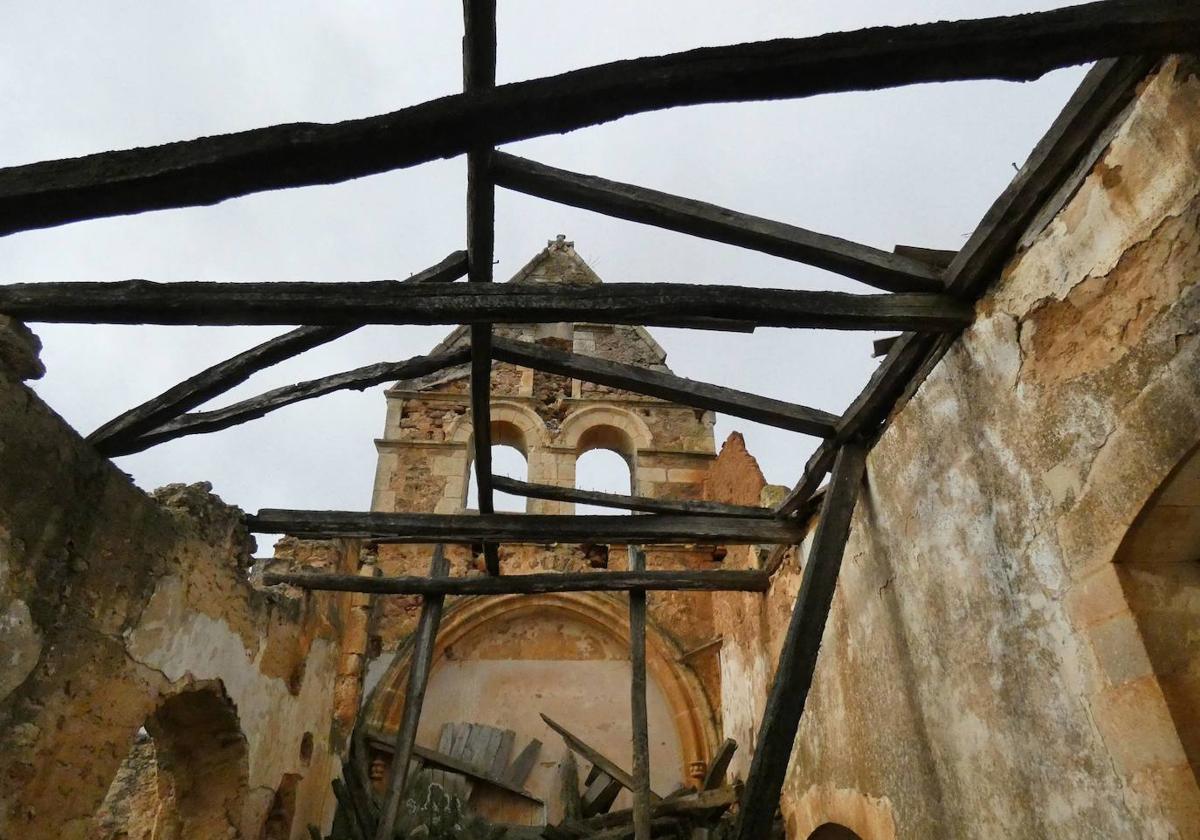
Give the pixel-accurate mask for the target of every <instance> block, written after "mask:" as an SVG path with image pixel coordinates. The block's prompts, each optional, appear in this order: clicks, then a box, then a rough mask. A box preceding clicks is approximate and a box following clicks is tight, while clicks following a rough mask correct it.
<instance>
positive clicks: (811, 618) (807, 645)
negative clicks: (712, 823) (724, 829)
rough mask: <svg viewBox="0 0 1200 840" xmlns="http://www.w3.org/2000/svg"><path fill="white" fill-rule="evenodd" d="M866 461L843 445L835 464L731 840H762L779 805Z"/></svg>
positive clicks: (860, 451)
mask: <svg viewBox="0 0 1200 840" xmlns="http://www.w3.org/2000/svg"><path fill="white" fill-rule="evenodd" d="M866 458H867V448H866V446H864V445H863V444H861V443H847V444H844V445H843V446H842V448H841V449H840V450H839V451H838V454H837V460H836V461H835V462H834V465H833V477H832V478H831V479H830V482H829V489H828V491H827V492H826V494H825V502H824V505H823V507H822V510H821V521H820V522H819V523H818V524H817V531H816V533H815V534H814V535H813V542H812V548H811V549H810V550H809V552H808V562H807V563H806V564H805V566H804V577H803V578H802V579H801V582H800V594H799V595H797V596H796V606H795V608H794V609H793V610H792V620H791V623H790V624H789V625H788V631H787V636H786V637H785V639H784V643H783V649H782V650H781V651H780V653H779V667H778V668H777V669H776V670H775V682H774V683H773V684H772V685H771V693H770V695H768V697H767V706H766V709H765V711H764V712H763V720H762V725H761V726H760V727H759V730H758V738H757V740H756V742H755V745H754V758H753V760H752V761H751V763H750V775H749V777H748V778H747V780H746V789H745V793H744V794H743V796H742V809H741V817H740V820H739V823H738V829H737V834H736V840H762V838H763V837H766V836H768V832H769V830H770V827H771V820H772V818H773V817H774V815H775V809H776V808H777V807H778V805H779V792H780V790H781V789H782V788H783V781H784V777H785V776H786V775H787V768H788V762H789V760H790V759H791V756H792V747H793V745H794V744H795V741H796V732H797V731H798V730H799V728H800V716H801V715H802V714H803V713H804V704H805V701H806V700H807V699H808V690H809V688H810V687H811V686H812V678H813V672H814V670H815V669H816V665H817V654H818V653H819V652H820V648H821V636H822V635H823V634H824V632H825V621H826V619H827V618H828V617H829V608H830V606H831V605H832V603H833V593H834V589H835V588H836V587H837V578H838V571H839V570H840V569H841V566H842V554H843V553H844V552H845V549H846V540H847V538H848V537H849V535H850V519H851V516H852V515H853V513H854V504H855V502H856V501H857V499H858V489H859V485H860V484H861V483H862V479H863V469H864V467H865V465H866Z"/></svg>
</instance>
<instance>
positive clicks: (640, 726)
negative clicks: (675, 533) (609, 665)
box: [629, 545, 651, 840]
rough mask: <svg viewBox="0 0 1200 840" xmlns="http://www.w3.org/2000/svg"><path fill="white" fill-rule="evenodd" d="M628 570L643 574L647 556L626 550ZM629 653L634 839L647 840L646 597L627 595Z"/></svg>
mask: <svg viewBox="0 0 1200 840" xmlns="http://www.w3.org/2000/svg"><path fill="white" fill-rule="evenodd" d="M629 570H630V571H631V572H643V571H645V570H646V553H645V552H644V551H642V549H641V548H639V547H638V546H636V545H631V546H629ZM629 653H630V657H629V658H630V662H631V664H632V671H633V678H632V679H631V680H630V707H631V710H632V717H633V768H632V770H633V836H634V840H650V817H651V814H650V733H649V731H648V724H647V720H646V593H645V592H632V591H631V592H630V593H629Z"/></svg>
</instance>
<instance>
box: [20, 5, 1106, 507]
mask: <svg viewBox="0 0 1200 840" xmlns="http://www.w3.org/2000/svg"><path fill="white" fill-rule="evenodd" d="M499 5H500V17H499V22H498V29H499V67H498V81H499V82H501V83H503V82H508V81H516V80H520V79H526V78H532V77H536V76H544V75H548V74H553V73H558V72H562V71H565V70H569V69H573V68H577V67H583V66H587V65H590V64H595V63H598V62H604V61H611V60H615V59H620V58H630V57H636V56H648V55H656V54H660V53H665V52H674V51H678V50H683V49H688V48H691V47H697V46H709V45H720V44H730V43H736V42H740V41H754V40H764V39H768V38H773V37H783V36H805V35H814V34H819V33H822V32H827V31H833V30H845V29H856V28H860V27H864V26H871V25H878V24H904V23H912V22H920V21H930V20H938V19H954V18H964V17H983V16H987V15H993V14H1011V13H1016V12H1021V11H1034V10H1039V9H1047V8H1052V7H1054V6H1060V5H1071V4H1069V3H1065V2H1046V0H958V2H949V1H948V0H944V1H943V2H928V0H925V1H923V2H915V0H838V2H800V0H791V2H749V1H748V0H747V1H746V2H740V3H697V2H694V0H693V2H663V0H659V1H658V2H646V0H642V2H633V1H632V0H605V2H601V3H595V2H592V3H582V2H563V1H562V0H559V2H549V0H543V1H542V2H534V1H533V0H519V1H518V0H501V2H500V4H499ZM461 35H462V23H461V8H460V4H459V3H457V2H452V1H451V0H440V2H425V3H412V2H409V3H403V2H347V0H341V2H337V3H329V2H326V3H312V2H299V0H287V2H281V1H274V2H264V1H263V0H260V2H252V3H246V2H244V0H243V1H242V2H227V0H221V1H220V2H218V1H217V0H208V2H205V3H182V2H158V3H143V2H117V0H109V2H101V3H97V2H94V0H92V1H91V2H66V0H46V2H42V3H36V4H34V3H23V4H9V5H8V8H7V9H6V13H5V15H4V27H3V34H0V43H3V46H4V50H3V54H2V57H0V102H3V105H4V123H3V124H4V129H3V131H2V132H0V166H9V165H15V164H23V163H29V162H32V161H36V160H44V159H52V158H60V157H69V156H74V155H82V154H86V153H89V152H97V151H104V150H108V149H121V148H128V147H133V146H145V145H152V144H156V143H162V142H167V141H172V140H182V139H188V138H192V137H197V136H201V135H206V134H218V133H223V132H229V131H237V130H241V129H247V128H255V127H259V126H265V125H271V124H274V123H282V122H293V121H321V122H332V121H337V120H343V119H348V118H353V117H362V116H368V115H372V114H377V113H383V112H387V111H393V110H396V109H398V108H401V107H404V106H407V105H412V104H415V103H418V102H420V101H423V100H425V99H429V98H432V97H436V96H440V95H444V94H448V93H453V92H457V91H458V90H459V89H460V87H461V59H460V56H459V44H460V38H461ZM1084 70H1085V68H1072V69H1068V70H1063V71H1059V72H1056V73H1053V74H1051V75H1049V76H1046V77H1045V78H1043V79H1042V80H1040V81H1038V82H1034V83H1030V84H1012V83H1002V82H970V83H957V84H949V85H924V86H919V87H909V88H903V89H900V90H893V91H886V92H881V93H870V94H838V95H836V96H826V97H818V98H814V99H807V100H800V101H796V102H770V103H751V104H739V105H710V106H702V107H695V108H688V109H676V110H671V111H663V112H659V113H654V114H647V115H640V116H636V117H631V118H627V119H625V120H622V121H620V122H617V123H610V124H608V125H604V126H600V127H596V128H589V129H585V130H582V131H577V132H574V133H571V134H567V135H562V136H552V137H546V138H541V139H537V140H531V141H526V142H522V143H516V144H512V145H510V146H507V147H505V148H506V149H508V150H511V151H513V152H515V153H517V154H520V155H523V156H526V157H531V158H534V159H536V160H540V161H544V162H546V163H549V164H553V165H556V166H561V167H565V168H569V169H573V170H577V171H582V172H587V173H592V174H597V175H603V176H606V177H610V178H614V179H617V180H622V181H629V182H633V183H637V184H643V185H646V186H649V187H654V188H657V189H661V190H665V191H668V192H672V193H676V194H680V195H685V196H689V197H694V198H698V199H703V200H707V201H711V202H714V203H717V204H721V205H724V206H727V207H732V208H735V209H739V210H743V211H747V212H751V213H755V214H758V215H762V216H766V217H769V218H774V219H780V220H783V221H787V222H791V223H793V224H797V225H801V226H803V227H808V228H811V229H814V230H818V231H822V232H825V233H830V234H835V235H838V236H842V237H846V238H848V239H852V240H856V241H860V242H864V243H867V244H870V245H873V246H876V247H879V248H884V249H889V250H890V249H891V247H892V246H893V245H895V244H897V243H901V244H908V245H920V246H926V247H932V248H946V249H956V248H958V247H959V246H961V245H962V243H963V242H964V241H965V239H966V237H967V236H968V234H969V233H970V232H971V231H972V230H973V229H974V227H975V225H976V224H977V222H978V221H979V219H980V217H981V216H982V214H983V212H984V211H985V210H986V208H987V207H988V205H989V204H990V203H991V201H992V200H993V199H994V198H995V197H996V196H997V195H998V194H999V193H1000V191H1001V190H1002V189H1003V188H1004V186H1005V185H1006V184H1007V183H1008V181H1009V180H1010V179H1011V178H1012V176H1013V173H1014V165H1019V164H1020V163H1021V162H1023V161H1024V159H1025V157H1026V156H1027V155H1028V153H1029V151H1030V150H1031V148H1032V147H1033V144H1034V143H1035V142H1036V141H1037V140H1038V138H1039V137H1040V136H1041V135H1042V133H1043V132H1044V130H1045V129H1046V128H1047V127H1048V126H1049V124H1050V122H1051V121H1052V120H1053V118H1054V116H1055V115H1056V114H1057V113H1058V111H1059V110H1060V109H1061V107H1062V105H1063V104H1064V103H1065V102H1066V100H1067V97H1068V96H1069V95H1070V93H1071V91H1072V90H1073V89H1074V87H1075V86H1076V85H1077V84H1078V82H1079V80H1080V79H1081V78H1082V75H1083V72H1084ZM464 180H465V164H464V161H463V160H462V159H456V160H450V161H440V162H437V163H431V164H426V165H424V166H421V167H418V168H415V169H408V170H403V171H399V172H394V173H390V174H386V175H379V176H374V177H371V178H365V179H361V180H358V181H352V182H349V183H345V184H341V185H337V186H331V187H309V188H305V189H300V190H289V191H283V192H275V193H267V194H259V195H255V196H250V197H247V198H241V199H236V200H233V201H228V202H225V203H224V204H220V205H217V206H215V207H205V208H196V209H187V210H177V211H165V212H159V213H152V214H143V215H140V216H128V217H123V218H117V219H106V220H100V221H92V222H83V223H79V224H75V225H70V226H67V227H60V228H55V229H51V230H46V231H35V232H31V233H23V234H18V235H13V236H9V237H6V238H0V281H3V282H29V281H49V280H124V279H128V278H135V277H136V278H145V279H149V280H158V281H175V280H220V281H249V280H314V281H347V280H377V279H384V278H402V277H405V276H408V275H409V274H411V273H413V272H415V271H418V270H420V269H423V268H425V267H427V266H429V265H431V264H432V263H435V262H437V261H439V260H440V259H442V258H443V257H444V256H445V255H446V254H447V253H449V252H450V251H453V250H456V249H458V248H461V247H463V245H464V226H465V220H464ZM496 233H497V235H496V258H497V259H498V261H499V264H498V265H497V266H496V277H497V279H498V280H502V279H507V278H508V277H509V276H511V275H512V274H513V273H514V272H515V271H516V270H517V269H518V268H520V266H521V265H523V264H524V263H525V262H526V261H527V260H528V259H529V257H531V256H532V255H533V254H535V253H536V252H537V251H538V250H540V249H541V248H542V247H544V245H545V244H546V240H548V239H551V238H553V237H554V235H555V234H558V233H564V234H566V235H567V237H568V238H569V239H571V240H573V241H574V242H575V243H576V248H577V250H578V251H579V253H580V254H581V255H582V256H583V257H584V258H585V259H586V260H587V261H588V262H589V263H590V264H591V266H592V267H593V268H594V269H595V270H596V271H597V272H598V273H599V275H600V276H601V277H602V278H603V279H604V280H605V282H608V283H618V282H629V281H643V282H644V281H670V282H684V283H730V284H743V285H748V286H764V287H776V288H787V289H831V290H845V291H855V292H868V291H871V290H870V289H868V288H867V287H864V286H861V285H859V284H857V283H854V282H852V281H848V280H844V279H842V278H840V277H837V276H836V275H833V274H829V273H827V272H824V271H821V270H818V269H813V268H808V267H805V266H802V265H799V264H797V263H793V262H790V261H787V260H783V259H778V258H775V257H769V256H764V255H760V254H755V253H752V252H749V251H745V250H742V249H739V248H734V247H731V246H725V245H719V244H713V243H708V242H704V241H702V240H699V239H694V238H691V237H687V236H683V235H681V234H675V233H671V232H667V231H660V230H656V229H654V228H649V227H644V226H641V225H637V224H634V223H630V222H624V221H620V220H615V219H609V218H606V217H603V216H600V215H596V214H592V213H588V212H585V211H581V210H576V209H573V208H567V207H561V206H558V205H554V204H550V203H548V202H543V201H540V200H537V199H533V198H528V197H525V196H522V195H519V194H516V193H510V192H506V191H504V190H500V191H499V192H498V196H497V231H496ZM32 326H33V328H34V330H35V332H37V333H38V334H39V335H40V336H41V338H42V341H43V342H44V344H45V349H44V351H43V359H44V361H45V362H46V365H47V367H48V368H49V372H48V374H47V375H46V377H45V378H44V379H43V380H41V381H40V382H38V383H36V384H35V385H34V387H35V388H36V390H37V391H38V393H39V394H40V395H41V396H42V397H43V398H44V399H45V400H46V401H47V402H49V404H50V405H51V406H53V407H54V408H55V409H56V410H57V411H58V412H59V413H61V414H62V415H63V416H64V417H65V418H66V419H67V420H68V421H69V422H70V423H71V424H72V425H73V426H75V428H77V429H79V430H80V431H81V432H83V433H85V434H86V433H88V432H90V431H92V430H93V429H94V428H95V427H96V426H98V425H99V424H101V423H103V422H104V421H106V420H108V419H110V418H111V417H113V416H115V415H116V414H118V413H120V412H121V411H123V410H125V409H127V408H129V407H131V406H133V405H135V404H137V403H139V402H141V401H143V400H145V399H147V398H149V397H152V396H154V395H155V394H157V393H159V392H160V391H162V390H163V389H164V388H166V387H169V386H170V385H172V384H174V383H176V382H177V381H179V380H181V379H183V378H186V377H187V376H189V375H191V374H193V373H195V372H197V371H198V370H200V369H202V368H203V367H205V366H207V365H210V364H213V363H215V362H217V361H219V360H221V359H222V358H225V357H227V356H229V355H232V354H233V353H236V352H238V351H240V350H243V349H245V348H247V347H249V346H251V345H253V344H255V343H257V342H259V341H262V340H264V339H266V338H268V337H270V336H272V335H276V334H278V333H280V332H283V331H284V328H279V327H207V328H185V327H121V326H95V327H91V326H69V325H49V324H34V325H32ZM449 329H450V328H449V327H407V326H406V327H369V328H366V329H363V330H360V331H359V332H357V333H355V334H354V335H352V336H349V337H347V338H344V339H341V340H340V341H338V342H335V343H333V344H331V345H327V346H326V347H323V348H320V349H318V350H315V351H311V352H309V353H307V354H305V355H304V356H302V357H299V358H296V359H293V360H291V361H289V362H287V363H285V364H281V365H279V366H277V367H275V368H272V369H270V370H268V371H266V372H263V373H261V374H258V375H257V376H255V377H254V378H252V379H251V380H250V382H248V383H246V384H244V385H243V386H241V387H240V388H238V389H236V390H235V391H234V392H232V393H231V394H229V395H228V396H227V397H223V398H221V399H220V400H218V402H217V403H213V404H212V405H211V406H210V407H215V406H216V405H218V404H220V403H221V402H228V401H231V400H233V399H238V398H243V397H246V396H249V395H251V394H254V393H257V392H259V391H262V390H264V389H266V388H270V387H275V386H277V385H281V384H286V383H289V382H293V381H296V380H299V379H305V378H310V377H315V376H321V375H324V374H327V373H332V372H335V371H340V370H344V369H347V368H351V367H355V366H358V365H362V364H367V363H371V362H376V361H382V360H396V359H402V358H406V357H409V356H412V355H416V354H419V353H424V352H426V351H428V350H429V349H430V348H431V347H432V346H433V345H434V344H435V343H436V342H437V341H438V340H439V339H440V338H441V337H442V336H443V335H444V334H445V333H446V332H448V331H449ZM654 333H655V337H656V338H657V339H658V341H659V342H660V343H661V344H662V345H663V347H665V348H666V350H667V352H668V364H670V365H671V366H672V368H673V369H674V370H675V371H676V372H677V373H679V374H681V375H684V376H689V377H692V378H695V379H703V380H707V381H711V382H716V383H720V384H724V385H731V386H735V387H738V388H741V389H744V390H748V391H754V392H758V393H761V394H766V395H769V396H772V397H777V398H780V399H786V400H792V401H796V402H800V403H805V404H808V405H813V406H817V407H819V408H823V409H826V410H829V411H834V412H840V411H842V410H843V409H844V408H845V407H846V405H847V404H848V403H849V401H850V400H851V399H852V398H853V397H854V396H855V395H856V394H857V393H858V391H859V390H860V389H861V387H862V386H863V384H864V383H865V382H866V380H867V378H868V377H869V375H870V372H871V370H872V369H873V367H874V366H875V364H876V360H873V359H872V358H871V355H870V349H871V347H870V341H871V338H872V337H875V336H873V335H871V334H865V333H857V334H855V333H840V332H830V331H788V330H759V331H758V332H756V333H755V334H753V335H727V334H723V333H704V332H698V331H686V330H667V329H656V330H655V331H654ZM382 390H383V389H382V388H372V389H369V390H368V391H366V392H365V393H358V392H348V393H342V394H338V395H333V396H328V397H324V398H322V399H320V400H317V401H311V402H305V403H301V404H299V405H297V406H293V407H290V408H287V409H284V410H282V411H279V412H276V413H275V414H272V415H270V416H269V417H267V418H264V419H262V420H258V421H255V422H253V423H250V424H248V425H245V426H243V427H241V428H237V429H233V430H229V431H225V432H220V433H216V434H211V435H201V436H195V437H191V438H186V439H183V440H180V441H176V442H173V443H169V444H166V445H163V446H160V447H157V448H155V449H152V450H150V451H149V452H146V453H143V454H140V455H136V456H131V457H126V458H121V459H118V462H117V463H118V464H119V465H120V466H121V468H122V469H124V470H126V471H127V472H129V473H130V474H132V475H133V476H134V478H135V479H136V480H137V482H138V483H139V484H140V485H141V486H142V487H145V488H147V489H150V488H153V487H156V486H159V485H161V484H165V483H168V482H174V481H186V482H192V481H200V480H208V481H211V482H212V483H213V486H214V489H215V490H216V492H217V493H219V494H220V495H221V496H222V497H224V498H225V499H226V500H227V501H230V502H233V503H235V504H238V505H240V506H242V507H243V508H246V509H248V510H252V511H253V510H256V509H257V508H259V507H312V508H343V509H364V508H366V506H367V505H368V504H369V503H370V493H371V484H372V477H373V471H374V464H375V450H374V446H373V444H372V440H373V438H374V437H376V436H377V435H378V434H379V433H380V432H381V428H382V424H383V418H384V400H383V396H382ZM735 429H737V430H741V431H742V432H743V433H744V434H745V435H746V439H747V441H748V443H749V446H750V449H751V451H752V452H753V453H754V454H755V455H756V456H757V458H758V460H759V462H760V464H761V465H762V467H763V471H764V472H765V474H766V476H767V479H768V480H769V481H771V482H775V483H779V484H792V483H794V481H795V480H796V478H797V477H798V476H799V474H800V472H801V471H802V468H803V464H804V461H805V459H806V458H807V457H808V455H809V453H810V452H811V451H812V448H813V446H814V444H815V441H814V440H813V439H811V438H806V437H804V436H801V435H795V434H791V433H787V432H782V431H779V430H774V429H769V428H766V427H763V426H759V425H756V424H753V423H749V422H747V421H743V420H739V419H736V418H727V417H720V418H719V419H718V423H717V437H718V445H719V444H720V442H721V441H722V440H723V439H724V438H725V437H726V436H727V435H728V434H729V432H731V431H733V430H735Z"/></svg>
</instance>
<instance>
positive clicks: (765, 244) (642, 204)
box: [492, 152, 943, 292]
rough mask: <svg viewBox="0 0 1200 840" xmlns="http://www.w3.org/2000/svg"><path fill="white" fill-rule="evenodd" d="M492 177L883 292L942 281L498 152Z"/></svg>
mask: <svg viewBox="0 0 1200 840" xmlns="http://www.w3.org/2000/svg"><path fill="white" fill-rule="evenodd" d="M492 176H493V178H495V181H496V183H497V184H498V185H499V186H501V187H505V188H507V189H510V190H516V191H517V192H522V193H526V194H527V195H533V196H537V197H538V198H545V199H549V200H550V201H557V202H559V203H560V204H568V205H570V206H572V207H581V208H583V209H585V210H593V211H595V212H597V213H604V214H605V215H608V216H615V217H616V218H618V219H627V220H629V221H632V222H641V223H643V224H647V225H653V226H655V227H660V228H666V229H667V230H673V231H677V232H679V233H686V234H689V235H691V236H699V237H701V238H704V239H711V240H713V241H715V242H723V243H725V244H727V245H737V246H740V247H742V248H749V249H751V250H754V251H761V252H763V253H766V254H771V255H773V256H776V257H783V258H784V259H789V260H795V261H797V262H802V263H804V264H806V265H812V266H816V267H817V268H823V269H826V270H827V271H833V272H835V273H837V274H841V275H843V276H845V277H850V278H852V279H854V280H858V281H860V282H862V283H866V284H868V285H870V286H875V287H876V288H879V289H883V290H885V291H889V292H932V291H941V289H942V288H943V285H942V280H941V276H942V272H941V270H939V269H937V268H935V267H933V266H931V265H930V264H929V263H928V262H925V261H923V260H918V259H914V258H912V257H910V256H906V255H904V254H900V253H896V254H891V253H888V252H887V251H880V250H878V249H876V248H871V247H869V246H867V245H860V244H858V243H857V242H850V241H848V240H845V239H840V238H838V237H836V236H829V235H827V234H823V233H816V232H814V231H811V230H805V229H804V228H801V227H796V226H795V225H789V224H785V223H783V222H776V221H772V220H770V219H764V218H760V217H758V216H751V215H748V214H746V213H739V212H737V211H736V210H727V209H725V208H724V207H718V206H716V205H715V204H707V203H705V202H703V201H696V200H694V199H690V198H681V197H679V196H675V195H670V194H668V193H664V192H659V191H658V190H651V189H647V188H646V187H638V186H634V185H632V184H622V183H619V182H617V181H609V180H607V179H605V178H598V177H596V176H595V175H582V174H580V173H577V172H568V171H567V170H565V169H555V168H554V167H551V166H546V165H545V164H541V163H536V162H534V161H531V160H525V159H524V158H519V157H517V156H515V155H509V154H504V153H502V152H498V153H497V154H496V156H495V157H494V158H493V160H492Z"/></svg>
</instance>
